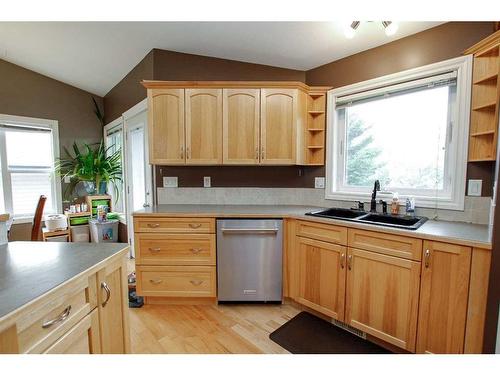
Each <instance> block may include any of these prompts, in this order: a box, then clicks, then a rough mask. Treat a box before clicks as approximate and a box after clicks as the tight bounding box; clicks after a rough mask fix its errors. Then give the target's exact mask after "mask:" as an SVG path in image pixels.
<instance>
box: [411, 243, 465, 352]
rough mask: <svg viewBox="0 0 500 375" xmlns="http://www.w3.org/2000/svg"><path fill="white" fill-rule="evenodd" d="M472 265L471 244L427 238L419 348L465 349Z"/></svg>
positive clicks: (440, 350) (434, 349) (423, 270)
mask: <svg viewBox="0 0 500 375" xmlns="http://www.w3.org/2000/svg"><path fill="white" fill-rule="evenodd" d="M470 267H471V248H470V247H466V246H459V245H453V244H448V243H443V242H433V241H425V242H424V257H423V261H422V281H421V291H420V308H419V318H418V340H417V352H419V353H463V352H464V340H465V324H466V318H467V301H468V291H469V278H470Z"/></svg>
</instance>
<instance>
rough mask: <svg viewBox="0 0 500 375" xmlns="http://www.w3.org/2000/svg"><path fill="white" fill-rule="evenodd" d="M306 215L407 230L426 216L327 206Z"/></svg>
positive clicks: (425, 219)
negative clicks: (324, 208)
mask: <svg viewBox="0 0 500 375" xmlns="http://www.w3.org/2000/svg"><path fill="white" fill-rule="evenodd" d="M306 215H309V216H316V217H324V218H329V219H337V220H347V221H354V222H358V223H366V224H374V225H382V226H385V227H392V228H402V229H409V230H415V229H418V228H419V227H420V226H421V225H422V224H423V223H425V222H426V221H427V218H426V217H421V216H404V215H390V214H380V213H373V212H365V211H361V210H355V209H347V208H328V209H326V210H319V211H312V212H308V213H306Z"/></svg>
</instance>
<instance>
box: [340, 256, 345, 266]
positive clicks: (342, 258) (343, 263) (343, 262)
mask: <svg viewBox="0 0 500 375" xmlns="http://www.w3.org/2000/svg"><path fill="white" fill-rule="evenodd" d="M344 267H345V254H344V253H342V254H340V268H342V269H344Z"/></svg>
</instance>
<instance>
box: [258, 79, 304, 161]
mask: <svg viewBox="0 0 500 375" xmlns="http://www.w3.org/2000/svg"><path fill="white" fill-rule="evenodd" d="M260 95H261V155H260V157H261V163H262V164H295V163H296V160H295V152H296V137H297V129H296V126H297V98H298V90H297V89H261V93H260Z"/></svg>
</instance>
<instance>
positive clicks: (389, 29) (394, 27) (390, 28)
mask: <svg viewBox="0 0 500 375" xmlns="http://www.w3.org/2000/svg"><path fill="white" fill-rule="evenodd" d="M382 25H384V28H385V35H387V36H391V35H394V34H396V31H398V24H397V23H394V22H391V21H382Z"/></svg>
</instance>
